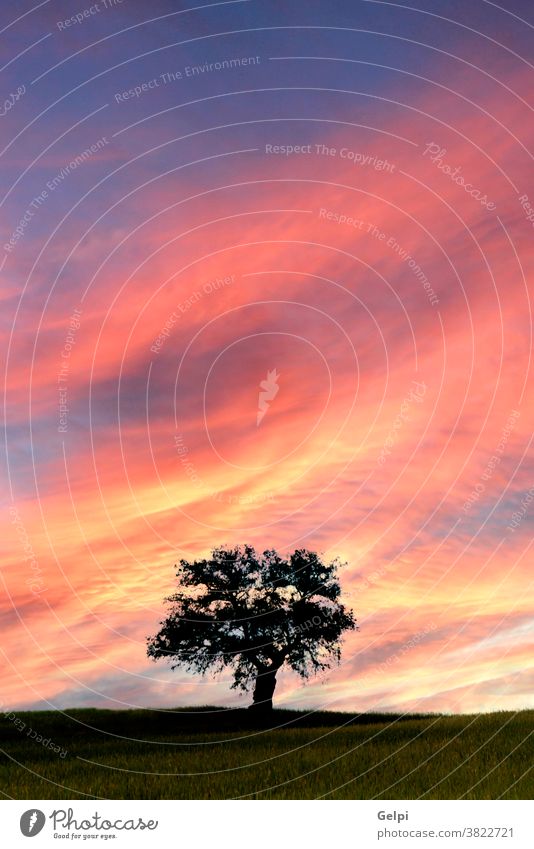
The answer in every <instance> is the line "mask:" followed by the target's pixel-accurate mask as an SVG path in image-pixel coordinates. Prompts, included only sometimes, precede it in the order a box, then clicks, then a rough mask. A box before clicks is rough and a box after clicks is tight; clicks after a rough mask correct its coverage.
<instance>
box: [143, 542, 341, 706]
mask: <svg viewBox="0 0 534 849" xmlns="http://www.w3.org/2000/svg"><path fill="white" fill-rule="evenodd" d="M339 565H340V564H339V562H338V561H337V560H334V561H332V562H331V563H324V562H323V561H322V560H321V559H320V558H319V556H318V555H317V554H315V553H314V552H312V551H307V550H306V549H299V550H297V551H295V552H294V553H293V554H291V556H290V557H289V558H283V557H281V556H280V555H279V554H277V552H276V551H274V550H270V551H264V552H263V554H257V553H256V551H255V550H254V548H252V547H251V546H248V545H246V546H238V547H236V548H217V549H214V551H212V553H211V557H210V558H209V559H207V560H195V561H194V562H192V563H189V562H188V561H187V560H181V561H180V566H179V567H177V573H176V574H177V577H178V584H179V588H178V591H177V592H176V593H175V594H174V595H171V596H169V597H168V598H167V599H166V601H167V603H168V604H169V605H170V611H169V615H168V616H167V618H166V619H165V620H164V621H162V622H161V623H160V624H161V630H160V631H159V632H158V633H157V634H156V635H155V636H154V637H149V638H148V651H147V653H148V656H149V657H151V658H153V659H154V660H157V659H159V658H167V659H169V660H170V661H171V666H172V668H173V669H175V668H176V667H180V666H181V667H184V668H185V669H187V670H189V671H194V672H199V673H202V674H204V673H205V672H207V671H208V670H209V669H211V670H213V671H214V672H220V671H221V670H222V669H223V668H224V667H229V668H231V669H232V671H233V676H234V683H233V684H232V688H240V689H242V690H248V689H249V688H251V687H252V685H254V695H253V699H254V702H253V704H252V705H251V707H256V708H258V707H259V708H263V709H270V708H272V698H273V693H274V689H275V687H276V674H277V672H278V670H279V669H280V668H281V667H282V666H283V665H284V664H286V665H287V666H288V667H290V668H291V669H293V670H294V671H295V672H297V673H298V674H299V675H300V676H301V677H302V678H308V677H310V675H312V674H315V673H317V672H319V671H321V670H324V669H328V668H329V667H330V666H331V665H332V663H333V662H339V660H340V656H341V636H342V634H343V632H344V631H346V630H351V629H354V628H356V621H355V619H354V615H353V612H352V611H351V610H348V609H347V608H346V607H345V606H344V605H343V604H341V603H340V601H339V597H340V594H341V588H340V585H339V580H338V578H337V574H336V573H337V569H338V567H339Z"/></svg>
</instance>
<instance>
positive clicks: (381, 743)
mask: <svg viewBox="0 0 534 849" xmlns="http://www.w3.org/2000/svg"><path fill="white" fill-rule="evenodd" d="M17 719H18V720H19V727H20V728H21V726H20V723H22V722H24V723H25V727H24V728H22V729H21V730H19V728H17V726H16V725H15V721H14V720H13V719H11V720H10V719H9V718H8V717H6V716H1V717H0V747H1V753H0V758H1V761H0V790H1V791H2V792H3V794H4V795H5V796H7V797H11V798H14V799H76V798H80V799H82V798H87V797H96V798H104V799H125V798H130V799H234V798H236V797H246V798H252V799H254V798H257V799H316V798H318V797H323V796H324V797H326V798H329V799H373V798H379V799H417V798H421V797H422V798H425V799H457V798H466V799H495V798H498V797H502V798H504V799H531V798H532V797H533V794H534V776H533V773H532V764H533V758H532V754H533V751H534V737H533V736H531V735H532V733H533V730H534V711H523V712H521V713H517V714H514V713H505V712H502V713H491V714H480V715H473V716H437V715H417V716H416V715H412V716H406V717H399V716H395V715H392V714H387V715H378V714H377V715H372V714H364V715H362V716H352V715H351V714H346V713H330V712H328V713H327V712H324V713H313V714H310V715H308V714H305V713H302V712H296V711H286V710H276V711H274V713H273V716H272V718H271V719H270V721H265V720H263V719H261V718H259V717H257V716H254V715H253V714H252V713H251V712H250V711H248V712H247V711H246V710H232V711H224V710H222V709H220V708H199V709H195V710H192V711H191V710H190V711H185V710H178V711H156V710H132V711H105V710H90V709H87V710H70V711H68V715H66V714H64V713H59V712H52V711H42V712H34V713H22V712H21V713H19V714H17ZM28 729H33V731H34V732H37V733H39V734H41V735H42V736H43V738H45V739H50V740H51V745H55V746H59V747H61V748H62V749H63V750H67V754H66V756H65V757H63V758H62V757H60V756H59V754H57V753H55V752H54V751H52V750H51V749H50V748H49V747H47V746H44V745H42V743H39V742H37V741H35V740H32V739H31V738H30V737H29V736H28V733H27V732H28Z"/></svg>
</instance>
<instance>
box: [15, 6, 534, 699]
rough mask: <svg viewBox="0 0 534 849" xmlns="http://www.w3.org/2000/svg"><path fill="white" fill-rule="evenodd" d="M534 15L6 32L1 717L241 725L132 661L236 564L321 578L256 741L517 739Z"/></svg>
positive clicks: (277, 12) (360, 13)
mask: <svg viewBox="0 0 534 849" xmlns="http://www.w3.org/2000/svg"><path fill="white" fill-rule="evenodd" d="M532 12H533V9H532V4H531V3H530V2H528V0H524V1H523V0H506V2H503V3H501V4H497V3H492V2H489V0H473V2H469V3H466V2H457V0H435V1H434V0H413V3H412V4H410V3H406V4H401V3H397V2H382V1H381V0H352V2H346V0H345V1H344V2H341V0H333V2H332V0H328V2H327V0H323V2H319V0H311V2H301V0H294V2H288V3H283V2H279V0H231V2H223V3H202V2H197V3H195V4H193V3H191V4H186V3H184V2H181V0H180V2H173V0H151V2H150V3H142V2H138V0H122V2H119V0H99V2H97V3H94V4H92V5H91V4H88V5H84V0H79V2H77V3H74V2H67V0H45V2H41V3H40V4H35V8H34V7H33V4H32V3H30V2H28V0H20V1H19V2H17V3H16V4H4V5H3V7H2V10H1V11H0V32H1V37H2V41H1V42H0V44H1V50H0V62H1V70H2V81H3V85H2V92H3V94H2V97H1V100H2V101H3V103H4V105H3V107H1V106H0V130H1V139H0V144H1V159H0V167H1V172H0V173H1V176H2V200H1V204H0V205H1V216H0V224H1V233H2V235H1V244H0V281H1V298H2V309H1V325H0V333H1V336H2V351H3V355H4V356H3V358H2V362H3V364H4V366H5V371H4V379H5V409H4V417H5V430H4V437H5V440H4V448H3V455H2V511H1V513H2V540H3V552H2V561H1V564H2V567H1V577H2V594H1V599H0V621H1V623H2V643H1V648H2V654H3V675H2V685H3V686H2V693H1V694H0V699H1V701H2V710H6V709H8V708H9V709H13V708H15V707H16V708H39V709H41V708H43V709H44V708H50V707H57V708H65V707H77V706H100V707H108V708H124V707H131V706H160V707H172V706H176V705H203V704H204V705H207V704H210V705H214V704H226V705H241V704H247V702H248V701H250V699H249V698H248V697H246V696H245V697H243V696H239V695H238V694H237V693H236V692H235V691H230V690H229V686H230V684H231V676H230V674H229V673H228V674H226V675H222V676H220V677H218V678H216V679H213V678H211V677H206V678H201V677H197V676H193V675H189V674H187V673H185V672H180V671H174V672H173V671H171V670H170V669H169V668H168V667H167V666H165V664H154V663H153V662H152V661H149V660H148V659H147V658H146V637H147V636H148V635H151V634H153V633H155V631H156V630H157V627H158V623H159V621H160V619H161V618H162V616H163V614H164V605H163V598H164V597H165V596H166V595H168V594H169V593H171V592H172V590H173V587H174V564H175V563H177V562H178V560H179V559H180V558H182V557H184V558H192V557H195V556H200V555H204V554H206V553H207V552H208V551H209V550H210V548H211V547H213V546H215V545H221V544H228V545H236V544H239V543H250V544H253V545H254V546H256V547H257V548H258V549H260V550H263V549H266V548H273V547H274V548H277V549H279V550H280V551H282V552H288V551H291V550H293V549H294V548H298V547H306V548H310V549H312V550H318V551H321V552H323V553H324V555H325V557H327V558H329V559H330V558H334V557H339V558H340V559H341V560H342V561H344V562H345V563H346V565H345V566H344V567H343V569H342V570H341V572H340V578H341V582H342V586H343V590H344V599H345V602H346V603H347V604H349V605H350V606H351V607H353V608H354V610H355V613H356V615H357V618H358V621H359V626H360V630H359V631H358V632H355V633H352V634H351V635H350V636H349V637H347V639H346V641H345V645H344V651H343V657H342V662H341V665H340V666H339V668H336V669H333V670H332V671H331V672H330V673H328V674H327V675H324V676H322V677H320V678H318V679H314V680H312V681H310V682H309V683H308V684H306V685H305V686H304V685H303V684H302V682H301V681H300V680H299V679H298V678H297V677H296V676H294V675H293V674H291V673H287V674H282V675H281V676H280V678H279V689H278V690H277V694H276V697H277V704H278V705H279V706H286V707H307V708H308V707H309V708H335V709H339V710H341V709H343V710H357V711H359V710H362V711H363V710H395V711H414V710H417V711H450V712H471V711H490V710H498V709H503V708H506V709H521V708H525V707H534V588H533V584H532V578H533V568H532V563H533V558H534V552H533V550H532V541H533V529H534V466H533V459H534V450H533V446H532V434H533V421H534V401H533V396H532V390H533V374H532V363H531V352H532V315H531V310H532V306H531V300H530V296H531V291H532V287H533V283H534V277H533V273H534V251H533V250H532V246H533V241H534V239H533V236H534V181H533V179H532V175H533V168H532V154H531V150H532V143H533V137H534V129H533V128H534V123H533V118H532V100H533V98H532V93H533V91H534V85H533V70H534V68H533V64H532V63H533V62H534V56H533V53H534V51H533V49H532V45H533V29H532V27H533V24H534V17H533V14H532ZM76 15H78V16H79V17H78V18H76ZM73 16H74V17H73ZM69 19H70V22H69ZM269 372H276V377H275V378H274V379H275V380H276V382H277V385H278V392H277V393H276V394H275V396H274V397H273V399H272V400H271V401H270V402H268V408H267V411H266V412H265V415H264V416H263V418H262V419H261V421H260V423H259V424H258V423H257V420H258V403H259V393H260V392H261V391H262V389H261V388H260V383H261V382H262V381H266V380H267V375H268V373H269ZM271 379H273V378H272V377H271Z"/></svg>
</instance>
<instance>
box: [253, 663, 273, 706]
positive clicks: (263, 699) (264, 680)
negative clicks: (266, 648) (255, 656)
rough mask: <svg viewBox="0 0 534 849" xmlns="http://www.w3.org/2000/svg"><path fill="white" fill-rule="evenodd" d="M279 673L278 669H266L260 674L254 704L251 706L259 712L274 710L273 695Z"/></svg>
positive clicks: (255, 687)
mask: <svg viewBox="0 0 534 849" xmlns="http://www.w3.org/2000/svg"><path fill="white" fill-rule="evenodd" d="M277 672H278V667H276V668H274V669H273V668H270V669H269V668H265V669H264V670H262V671H261V672H258V677H257V678H256V684H255V686H254V695H253V703H252V704H251V705H250V707H251V708H256V709H258V710H272V709H273V693H274V688H275V687H276V673H277Z"/></svg>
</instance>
